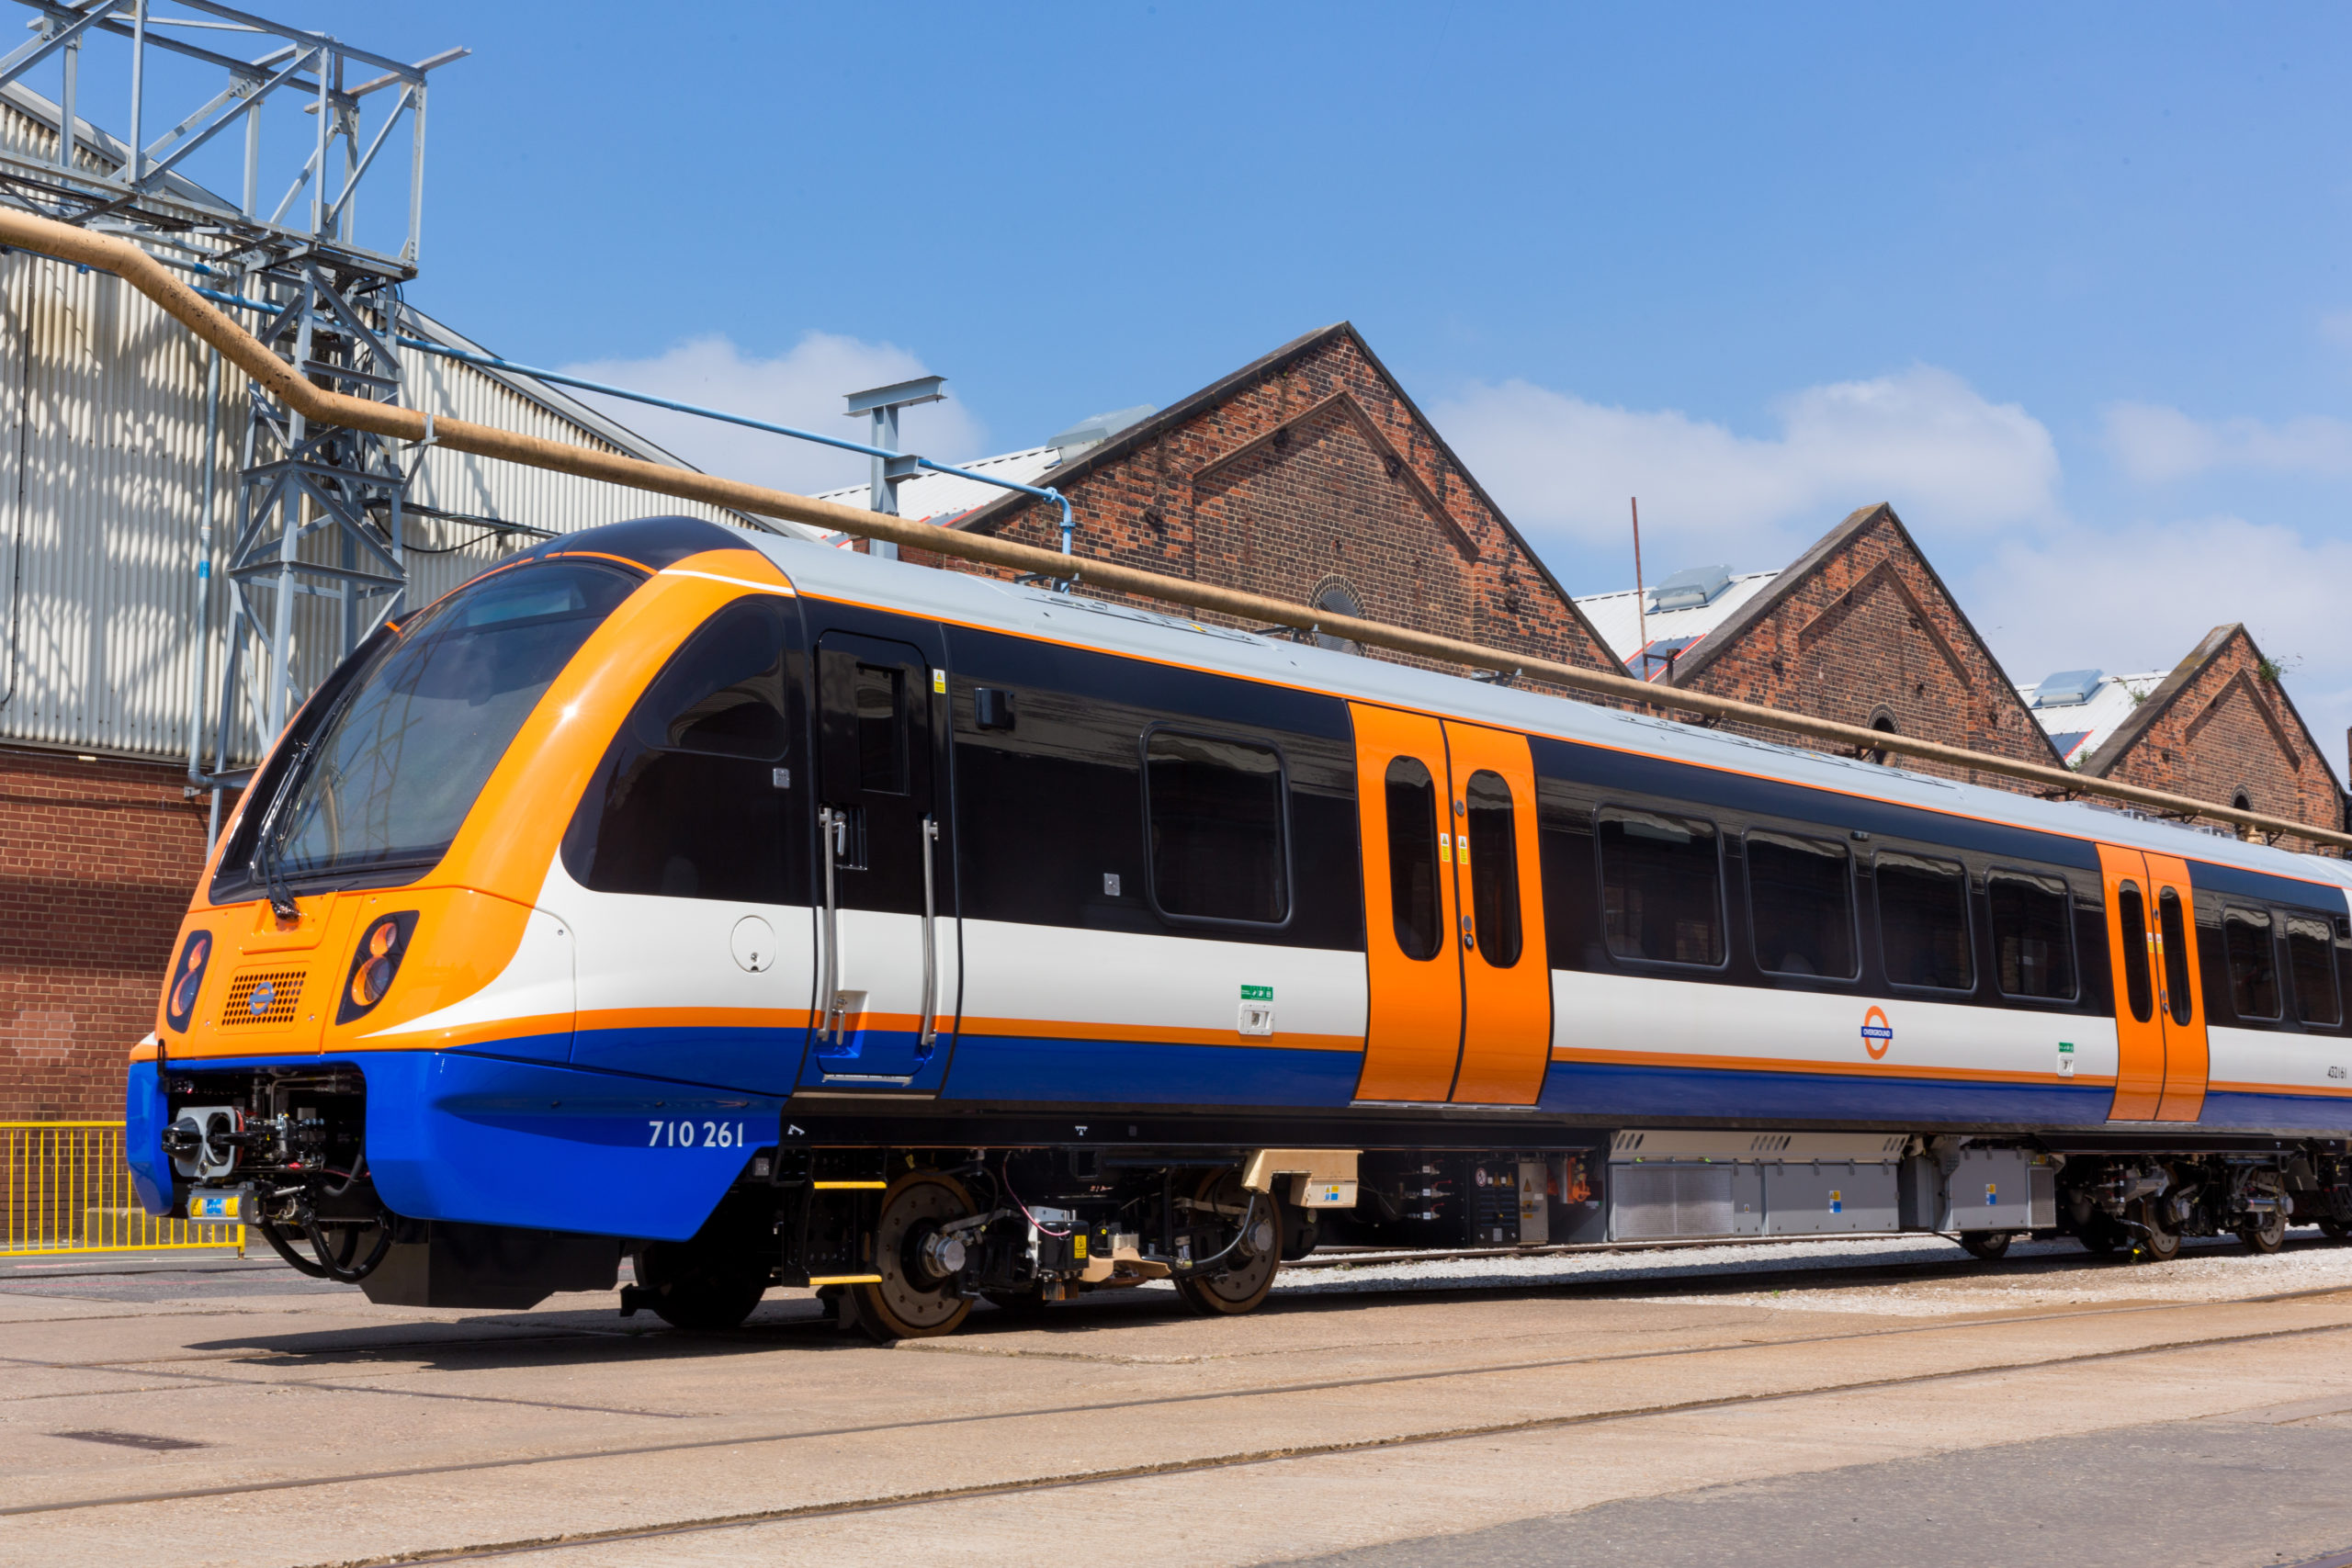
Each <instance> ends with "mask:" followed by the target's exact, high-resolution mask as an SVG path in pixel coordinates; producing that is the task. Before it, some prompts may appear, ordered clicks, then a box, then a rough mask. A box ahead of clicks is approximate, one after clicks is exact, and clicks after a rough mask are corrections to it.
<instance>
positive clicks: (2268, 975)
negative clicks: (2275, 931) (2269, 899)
mask: <svg viewBox="0 0 2352 1568" xmlns="http://www.w3.org/2000/svg"><path fill="white" fill-rule="evenodd" d="M2222 947H2223V948H2224V950H2226V951H2227V953H2228V954H2229V959H2230V1010H2231V1011H2233V1012H2234V1013H2236V1014H2237V1015H2238V1016H2239V1017H2240V1018H2277V1017H2278V959H2277V958H2276V957H2275V956H2274V955H2273V951H2272V948H2271V943H2270V915H2269V912H2268V911H2267V910H2264V909H2241V908H2236V907H2235V906H2232V907H2231V908H2226V909H2224V910H2222Z"/></svg>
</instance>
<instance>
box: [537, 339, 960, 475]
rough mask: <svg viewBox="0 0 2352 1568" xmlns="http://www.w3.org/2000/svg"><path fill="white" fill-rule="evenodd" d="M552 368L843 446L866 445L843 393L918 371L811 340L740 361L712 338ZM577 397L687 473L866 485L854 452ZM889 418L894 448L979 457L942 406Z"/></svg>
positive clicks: (955, 414) (955, 406) (901, 360)
mask: <svg viewBox="0 0 2352 1568" xmlns="http://www.w3.org/2000/svg"><path fill="white" fill-rule="evenodd" d="M562 368H563V369H564V370H565V371H566V372H567V373H569V374H571V375H574V376H581V377H584V378H587V379H589V380H592V381H605V382H609V383H610V384H612V385H614V386H616V387H627V388H628V389H630V390H632V391H639V392H651V393H653V394H655V395H656V396H659V397H664V398H670V399H673V400H676V401H679V402H688V403H699V404H701V405H702V406H704V407H706V408H715V409H722V410H725V411H726V412H729V413H740V414H747V415H749V416H751V417H752V418H753V419H763V420H767V421H769V422H771V423H776V424H790V425H797V426H798V427H799V428H801V429H803V430H813V431H815V432H817V433H818V434H822V435H839V436H843V437H846V438H847V439H849V440H853V441H863V440H865V439H866V435H867V427H866V424H865V421H864V420H862V419H860V420H852V419H849V418H847V417H845V416H844V415H843V414H842V394H843V393H846V392H854V391H858V390H861V389H864V388H866V387H878V386H887V385H888V384H889V383H890V382H893V381H903V380H907V379H909V378H912V377H916V376H920V375H922V374H923V363H922V360H921V359H919V358H917V357H916V356H915V355H912V354H910V353H908V352H907V351H906V350H905V349H902V348H899V347H898V346H896V345H895V344H876V343H866V342H864V341H862V340H860V339H857V338H854V337H842V336H839V335H837V334H835V333H819V332H812V333H808V334H807V335H806V336H804V337H802V338H801V340H800V341H799V342H798V343H797V344H794V345H793V346H792V349H791V350H790V352H788V353H786V354H784V355H779V356H777V357H775V358H774V359H760V358H755V357H752V356H749V355H745V354H744V353H743V351H742V350H741V349H740V348H738V347H737V346H736V345H735V344H733V343H732V342H730V341H729V340H728V339H727V338H725V337H723V336H719V335H717V334H713V335H710V336H707V337H698V338H694V339H691V340H689V341H688V342H685V343H682V344H678V345H677V346H676V347H674V348H673V349H670V350H669V351H667V352H666V353H663V354H659V355H654V356H653V357H651V358H650V359H598V360H591V361H588V362H586V363H584V364H577V365H567V366H564V367H562ZM576 395H577V396H579V397H580V398H582V400H585V401H588V402H590V403H594V405H595V406H596V407H597V408H599V409H601V410H602V411H603V412H605V413H608V414H610V415H611V416H612V417H613V418H614V419H616V420H617V421H619V422H620V423H623V424H625V425H627V426H628V427H629V428H630V429H632V430H635V431H638V432H639V433H640V434H643V435H645V436H646V437H647V438H648V439H649V440H651V441H654V442H657V443H659V444H660V445H661V446H664V447H667V448H668V449H669V450H670V451H672V452H674V453H676V454H677V455H678V456H679V457H683V458H684V459H685V460H686V461H687V462H689V463H692V464H694V465H695V467H696V468H703V469H706V470H707V471H709V472H711V473H715V474H722V475H724V476H726V477H727V478H729V479H744V480H748V481H750V482H751V483H753V484H764V485H773V486H775V487H776V488H778V489H780V490H791V491H803V492H806V491H818V490H827V489H831V488H833V487H836V486H840V485H848V484H857V483H859V482H861V481H862V480H864V479H865V476H866V463H867V459H866V458H865V457H859V456H857V455H856V454H854V453H850V452H842V451H839V450H837V449H835V448H831V447H826V446H818V445H817V444H816V443H814V442H809V441H795V440H793V439H791V438H790V437H788V436H783V435H771V434H766V433H765V432H763V431H757V430H746V429H744V428H743V427H742V426H741V425H736V424H722V423H719V422H718V421H716V420H709V419H702V418H698V417H696V416H695V415H693V414H683V413H673V412H671V411H669V410H667V409H658V408H652V407H649V406H648V405H646V404H644V403H632V402H627V401H623V400H619V399H615V398H605V397H599V396H597V395H596V394H595V393H594V392H579V393H576ZM900 419H901V424H900V428H899V444H900V445H901V446H904V447H905V448H906V449H907V450H909V451H912V452H922V453H924V454H926V455H929V456H933V457H942V458H944V459H950V460H952V459H956V458H962V457H971V456H972V455H974V454H975V453H977V452H978V451H979V450H980V449H981V448H980V441H981V437H982V434H983V432H982V430H981V428H980V425H979V423H978V421H976V420H974V419H973V418H972V416H971V414H970V413H969V412H967V411H966V409H965V408H964V405H963V404H961V403H959V402H957V401H956V400H955V398H954V397H953V396H950V397H949V398H948V400H946V401H945V402H940V403H928V404H925V405H924V406H922V408H917V409H910V410H909V411H907V412H906V413H904V414H903V415H901V416H900Z"/></svg>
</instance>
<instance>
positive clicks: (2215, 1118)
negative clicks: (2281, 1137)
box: [2197, 1093, 2352, 1138]
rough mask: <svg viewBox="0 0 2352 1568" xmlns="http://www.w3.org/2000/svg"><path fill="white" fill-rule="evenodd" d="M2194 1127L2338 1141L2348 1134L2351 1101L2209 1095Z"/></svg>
mask: <svg viewBox="0 0 2352 1568" xmlns="http://www.w3.org/2000/svg"><path fill="white" fill-rule="evenodd" d="M2197 1124H2198V1125H2199V1127H2228V1128H2231V1129H2233V1130H2240V1129H2245V1130H2252V1131H2256V1132H2263V1133H2278V1134H2287V1135H2292V1134H2297V1133H2306V1134H2317V1135H2319V1136H2321V1137H2331V1138H2341V1137H2344V1136H2345V1135H2346V1134H2352V1099H2346V1098H2344V1097H2342V1096H2338V1095H2326V1094H2232V1093H2218V1094H2216V1093H2209V1094H2207V1095H2206V1097H2205V1105H2204V1109H2203V1111H2201V1112H2200V1113H2199V1116H2198V1118H2197Z"/></svg>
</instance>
